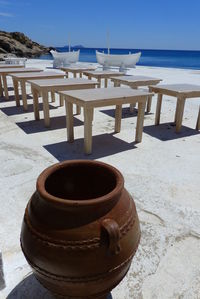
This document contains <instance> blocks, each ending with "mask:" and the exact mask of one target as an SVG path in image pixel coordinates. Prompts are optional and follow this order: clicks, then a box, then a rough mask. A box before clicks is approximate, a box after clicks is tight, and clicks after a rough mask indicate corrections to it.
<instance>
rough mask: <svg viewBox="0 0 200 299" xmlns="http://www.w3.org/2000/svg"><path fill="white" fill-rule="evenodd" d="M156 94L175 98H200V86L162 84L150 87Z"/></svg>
mask: <svg viewBox="0 0 200 299" xmlns="http://www.w3.org/2000/svg"><path fill="white" fill-rule="evenodd" d="M150 88H151V90H152V91H153V92H156V93H161V94H165V95H171V96H175V97H186V98H187V97H188V98H189V97H198V96H200V85H193V84H186V83H185V84H162V85H156V86H150Z"/></svg>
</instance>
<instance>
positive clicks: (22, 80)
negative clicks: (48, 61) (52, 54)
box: [11, 71, 65, 111]
mask: <svg viewBox="0 0 200 299" xmlns="http://www.w3.org/2000/svg"><path fill="white" fill-rule="evenodd" d="M64 76H65V74H64V73H56V72H52V71H51V72H50V71H45V72H34V73H16V74H11V77H12V79H13V86H14V91H15V100H16V105H17V106H20V99H19V84H20V86H21V93H22V101H23V108H24V110H25V111H27V110H28V105H27V96H26V83H27V82H28V80H34V79H56V78H64ZM51 97H52V101H55V94H54V93H53V92H52V94H51Z"/></svg>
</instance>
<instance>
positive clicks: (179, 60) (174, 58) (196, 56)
mask: <svg viewBox="0 0 200 299" xmlns="http://www.w3.org/2000/svg"><path fill="white" fill-rule="evenodd" d="M56 49H57V51H58V52H66V51H68V47H67V48H66V47H62V48H56ZM77 49H79V48H78V47H76V48H71V50H77ZM96 50H98V51H104V53H107V49H105V48H80V59H79V60H80V61H81V62H97V61H96V54H95V51H96ZM130 52H131V53H136V52H142V56H141V58H140V61H139V63H138V65H143V66H156V67H170V68H183V69H199V70H200V51H177V50H142V49H110V53H111V54H128V53H130ZM40 58H41V59H52V56H51V54H47V55H42V56H40Z"/></svg>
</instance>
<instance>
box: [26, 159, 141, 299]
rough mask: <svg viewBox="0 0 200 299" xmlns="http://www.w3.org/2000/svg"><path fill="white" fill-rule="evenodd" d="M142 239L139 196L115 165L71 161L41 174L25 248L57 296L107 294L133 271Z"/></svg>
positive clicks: (29, 215)
mask: <svg viewBox="0 0 200 299" xmlns="http://www.w3.org/2000/svg"><path fill="white" fill-rule="evenodd" d="M139 240H140V227H139V220H138V216H137V212H136V208H135V204H134V201H133V199H132V198H131V196H130V195H129V193H128V192H127V191H126V189H124V180H123V176H122V174H121V173H120V172H119V171H118V170H117V169H115V168H114V167H112V166H110V165H108V164H105V163H102V162H97V161H83V160H76V161H66V162H63V163H58V164H55V165H53V166H51V167H49V168H47V169H46V170H44V171H43V172H42V173H41V174H40V176H39V177H38V180H37V187H36V192H35V193H34V194H33V195H32V197H31V199H30V201H29V203H28V205H27V208H26V211H25V215H24V220H23V224H22V231H21V247H22V250H23V252H24V255H25V257H26V259H27V261H28V263H29V264H30V265H31V267H32V269H33V271H34V274H35V276H36V278H37V279H38V280H39V281H40V282H41V284H42V285H43V286H44V287H46V288H47V289H49V290H50V291H51V292H52V293H54V294H55V295H57V296H63V297H64V298H73V299H86V298H87V299H94V298H106V296H107V294H108V293H109V292H110V291H111V290H112V289H113V288H114V287H115V286H116V285H117V284H118V283H119V282H120V281H121V280H122V279H123V277H124V276H125V274H126V272H127V271H128V269H129V267H130V264H131V260H132V258H133V256H134V254H135V251H136V250H137V247H138V244H139Z"/></svg>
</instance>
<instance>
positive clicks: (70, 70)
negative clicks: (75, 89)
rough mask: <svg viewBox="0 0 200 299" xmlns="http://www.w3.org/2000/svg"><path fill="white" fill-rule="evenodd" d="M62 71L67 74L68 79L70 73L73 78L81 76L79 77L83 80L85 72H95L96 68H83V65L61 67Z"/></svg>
mask: <svg viewBox="0 0 200 299" xmlns="http://www.w3.org/2000/svg"><path fill="white" fill-rule="evenodd" d="M60 69H61V70H62V71H64V72H65V73H66V77H67V78H68V77H69V73H72V74H73V77H74V78H76V77H77V74H79V77H80V78H82V76H83V72H85V71H94V70H95V69H96V67H95V66H83V65H78V64H77V65H71V66H68V67H61V68H60Z"/></svg>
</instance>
